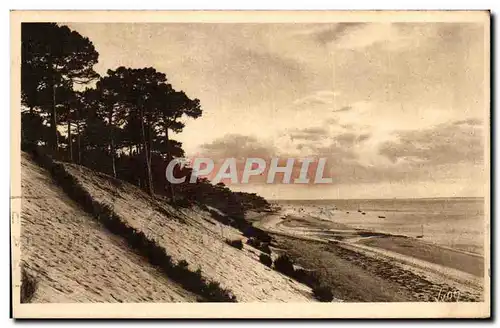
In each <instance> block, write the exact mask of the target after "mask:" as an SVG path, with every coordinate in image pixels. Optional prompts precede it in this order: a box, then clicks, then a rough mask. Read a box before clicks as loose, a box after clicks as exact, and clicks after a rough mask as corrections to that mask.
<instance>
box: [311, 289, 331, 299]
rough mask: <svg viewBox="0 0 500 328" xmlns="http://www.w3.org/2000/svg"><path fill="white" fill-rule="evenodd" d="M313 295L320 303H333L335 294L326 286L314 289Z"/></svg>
mask: <svg viewBox="0 0 500 328" xmlns="http://www.w3.org/2000/svg"><path fill="white" fill-rule="evenodd" d="M313 295H314V297H316V298H317V299H318V300H319V301H320V302H331V301H333V293H332V291H331V290H330V288H328V287H326V286H318V287H315V288H313Z"/></svg>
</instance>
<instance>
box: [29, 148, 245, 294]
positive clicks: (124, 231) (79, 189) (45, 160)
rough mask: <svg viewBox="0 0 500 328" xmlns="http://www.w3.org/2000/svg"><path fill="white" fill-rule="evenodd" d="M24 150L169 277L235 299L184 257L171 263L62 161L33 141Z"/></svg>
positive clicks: (196, 289) (188, 287) (197, 291)
mask: <svg viewBox="0 0 500 328" xmlns="http://www.w3.org/2000/svg"><path fill="white" fill-rule="evenodd" d="M24 150H25V151H28V152H30V153H31V154H32V156H33V159H34V160H35V161H36V162H37V163H38V164H39V165H40V166H42V167H44V168H45V169H47V170H48V171H49V172H50V174H51V176H52V178H53V179H54V181H55V182H56V183H57V184H58V185H59V186H60V187H61V188H62V189H63V190H64V192H65V193H66V194H67V195H68V196H69V197H70V198H71V199H73V200H74V201H75V202H77V203H78V204H79V205H80V206H81V207H82V208H83V209H84V210H85V211H86V212H87V213H89V214H90V215H92V216H93V217H94V219H95V220H97V221H98V222H99V223H101V224H102V225H103V226H104V227H105V228H106V229H108V230H109V231H110V232H112V233H114V234H116V235H119V236H121V237H122V238H124V239H125V240H126V241H127V243H128V245H129V246H130V247H131V248H132V249H134V250H135V251H137V252H138V253H139V254H141V255H143V256H144V257H145V258H147V259H148V261H149V262H150V263H151V264H152V265H153V266H155V267H157V268H158V269H159V270H161V271H162V272H163V273H165V274H166V275H167V276H168V277H170V278H171V279H172V280H174V281H176V282H178V283H179V284H180V285H181V286H182V287H184V288H185V289H186V290H188V291H191V292H193V293H195V294H198V295H200V296H202V297H203V298H204V300H206V301H210V302H236V297H235V296H234V295H233V294H232V293H231V292H230V291H229V290H227V289H224V288H222V287H221V286H220V285H219V284H218V283H217V282H214V281H208V280H206V279H205V278H204V277H203V276H202V273H201V270H199V269H198V270H197V271H191V270H189V268H188V263H187V262H186V261H179V262H178V263H173V261H172V258H171V257H170V256H169V255H168V254H167V252H166V250H165V248H163V247H162V246H160V245H158V244H157V243H156V241H155V240H151V239H148V237H147V236H146V235H145V234H144V233H143V232H142V231H140V230H136V229H135V228H133V227H131V226H129V225H128V224H127V223H126V221H124V220H122V218H121V217H120V216H118V215H117V214H116V213H115V212H114V211H113V209H112V207H111V206H109V205H107V204H102V203H100V202H99V201H97V200H95V199H94V198H93V197H92V196H91V195H90V194H89V192H88V191H87V190H86V189H85V188H84V187H83V186H82V185H81V184H80V183H79V182H78V181H77V179H76V178H75V177H74V176H72V175H71V174H69V173H68V172H67V171H66V169H65V167H64V165H62V164H60V163H57V162H54V161H53V160H52V159H51V158H50V157H49V156H47V155H46V154H45V153H44V152H43V150H41V149H40V148H38V147H36V146H33V145H32V144H28V145H25V146H24Z"/></svg>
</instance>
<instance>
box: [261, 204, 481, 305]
mask: <svg viewBox="0 0 500 328" xmlns="http://www.w3.org/2000/svg"><path fill="white" fill-rule="evenodd" d="M299 214H300V215H299ZM252 221H253V222H254V225H255V226H256V227H259V228H261V229H263V230H266V231H267V232H269V233H271V234H272V235H274V236H275V237H276V239H277V240H278V245H279V247H284V248H285V250H286V251H287V252H289V253H291V254H292V255H293V256H294V257H295V258H296V259H297V263H298V264H299V265H301V266H304V267H305V268H307V269H312V270H314V269H317V270H319V269H321V268H323V269H322V270H324V268H325V267H326V268H329V269H327V270H326V271H330V272H326V273H324V274H323V275H324V277H325V278H324V279H325V282H326V283H329V284H330V285H332V290H333V291H334V293H335V290H336V289H338V290H340V291H341V292H340V294H341V295H338V296H337V297H338V298H340V299H344V300H345V301H389V302H390V301H395V302H399V301H432V300H438V299H439V298H440V297H441V295H442V294H443V292H445V294H448V293H450V292H451V293H453V295H460V299H461V300H463V301H467V302H471V301H472V302H476V301H481V300H483V299H484V296H483V292H484V288H483V286H484V257H483V256H481V255H480V254H475V253H472V254H470V253H469V252H466V251H462V250H456V249H452V248H447V247H442V246H440V245H437V244H435V243H431V242H428V241H426V240H423V241H422V240H419V239H416V238H413V237H410V236H404V235H394V234H390V233H383V232H376V231H370V230H367V229H359V228H353V227H350V226H348V225H346V224H343V223H336V222H335V221H334V220H332V219H329V220H321V219H319V218H317V217H312V216H307V213H300V212H297V213H295V214H294V215H292V214H290V211H289V210H288V211H287V210H283V209H281V210H279V211H275V212H274V213H265V214H263V215H260V216H257V217H254V218H253V220H252ZM305 249H309V251H307V252H304V250H305ZM303 254H308V256H304V255H303ZM317 254H319V255H317ZM346 259H347V260H348V261H347V262H346V261H345V260H346ZM341 272H342V275H339V274H340V273H341ZM353 273H357V275H358V276H359V277H354V276H353ZM332 277H335V279H332ZM357 280H360V281H357ZM353 281H357V283H356V284H353ZM371 284H379V285H380V286H384V288H385V291H384V290H378V289H373V287H372V286H370V285H371ZM364 290H370V292H369V296H366V298H365V299H363V297H362V296H361V295H362V294H363V291H364ZM387 291H392V292H390V293H389V292H387ZM390 295H393V297H391V296H390Z"/></svg>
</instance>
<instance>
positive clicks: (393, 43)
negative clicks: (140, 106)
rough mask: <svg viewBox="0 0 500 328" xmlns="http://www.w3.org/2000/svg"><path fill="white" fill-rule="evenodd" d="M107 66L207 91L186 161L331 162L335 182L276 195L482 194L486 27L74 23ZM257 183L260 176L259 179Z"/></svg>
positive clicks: (186, 136)
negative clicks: (148, 70) (152, 73)
mask: <svg viewBox="0 0 500 328" xmlns="http://www.w3.org/2000/svg"><path fill="white" fill-rule="evenodd" d="M67 25H69V26H70V27H71V28H72V29H75V30H77V31H78V32H80V33H81V34H82V35H85V36H87V37H89V38H90V39H91V40H92V41H93V42H94V45H95V46H96V49H97V51H98V52H99V54H100V57H99V64H98V65H97V67H96V68H97V70H98V71H99V72H100V73H101V74H105V72H106V70H107V69H108V68H112V69H113V68H116V67H118V66H122V65H123V66H128V67H137V68H139V67H146V66H153V67H155V68H156V69H157V70H159V71H162V72H164V73H166V74H167V77H168V79H169V82H170V83H171V84H172V85H173V86H174V88H176V89H182V90H184V91H185V92H186V93H187V94H188V95H189V96H191V97H193V98H199V99H200V100H201V104H202V107H203V111H204V112H203V117H201V118H199V119H197V120H193V121H191V120H190V121H187V122H186V128H185V130H184V131H183V132H182V133H180V134H178V135H177V136H176V139H178V140H179V141H181V142H183V144H184V148H185V150H186V152H187V154H188V156H207V157H212V158H214V159H216V160H218V159H222V158H226V157H235V158H238V159H241V158H246V157H264V158H270V157H272V156H279V157H281V158H285V157H296V158H304V157H315V158H317V157H325V158H327V160H328V161H327V170H326V172H325V175H328V176H332V177H333V183H332V184H330V185H326V186H325V185H323V186H315V185H312V184H307V185H300V186H298V185H283V184H274V185H267V184H265V183H263V181H261V180H262V179H259V178H258V177H257V178H256V179H254V181H253V183H251V184H249V185H232V186H231V188H234V189H238V190H245V191H254V192H258V193H260V194H262V195H263V196H266V197H269V198H302V199H304V198H323V199H328V198H392V197H442V196H444V197H447V196H483V194H484V193H483V190H484V185H485V181H486V180H485V178H486V173H485V171H484V170H483V167H484V156H483V153H484V152H483V149H484V146H485V141H484V140H485V135H486V134H487V132H488V131H486V130H485V129H484V124H485V122H487V121H488V119H487V111H488V107H487V106H488V103H487V102H485V88H487V87H488V81H487V80H486V77H485V64H486V63H485V60H484V58H485V38H484V33H485V31H484V29H483V26H482V25H481V24H479V23H392V24H391V23H335V24H330V23H329V24H163V23H162V24H160V23H156V24H142V23H141V24H124V23H122V24H118V23H114V24H97V23H93V24H83V23H75V24H67ZM251 181H252V180H251Z"/></svg>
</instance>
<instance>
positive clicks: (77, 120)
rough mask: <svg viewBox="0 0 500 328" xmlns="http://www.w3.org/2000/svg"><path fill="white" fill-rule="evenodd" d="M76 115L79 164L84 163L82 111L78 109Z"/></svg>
mask: <svg viewBox="0 0 500 328" xmlns="http://www.w3.org/2000/svg"><path fill="white" fill-rule="evenodd" d="M76 115H77V116H78V117H77V119H76V143H77V147H78V164H81V163H82V148H81V147H82V144H81V139H80V129H81V127H80V111H79V110H77V112H76Z"/></svg>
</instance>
